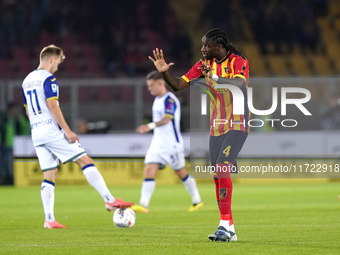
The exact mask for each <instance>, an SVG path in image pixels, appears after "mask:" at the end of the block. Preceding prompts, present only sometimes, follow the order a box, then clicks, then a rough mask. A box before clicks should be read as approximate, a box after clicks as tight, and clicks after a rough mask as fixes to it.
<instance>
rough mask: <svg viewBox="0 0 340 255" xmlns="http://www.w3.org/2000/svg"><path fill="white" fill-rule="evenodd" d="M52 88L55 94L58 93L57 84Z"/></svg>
mask: <svg viewBox="0 0 340 255" xmlns="http://www.w3.org/2000/svg"><path fill="white" fill-rule="evenodd" d="M54 79H55V78H54ZM51 86H52V91H53V92H54V93H56V92H57V84H55V83H53V84H52V85H51Z"/></svg>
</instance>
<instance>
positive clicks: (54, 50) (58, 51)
mask: <svg viewBox="0 0 340 255" xmlns="http://www.w3.org/2000/svg"><path fill="white" fill-rule="evenodd" d="M53 55H54V56H60V58H61V62H63V61H64V60H65V58H66V57H65V55H64V52H63V50H62V48H60V47H58V46H55V45H54V44H51V45H48V46H46V47H44V48H43V49H42V50H41V52H40V60H42V59H43V58H44V57H46V56H53Z"/></svg>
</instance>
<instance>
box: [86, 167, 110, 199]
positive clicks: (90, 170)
mask: <svg viewBox="0 0 340 255" xmlns="http://www.w3.org/2000/svg"><path fill="white" fill-rule="evenodd" d="M83 174H84V175H85V177H86V180H87V181H88V182H89V183H90V184H91V186H92V187H94V188H95V189H96V190H97V191H98V193H99V194H100V195H101V196H102V197H103V199H104V201H105V202H109V203H113V202H114V201H115V200H116V199H115V198H114V197H113V196H112V194H111V192H110V191H109V189H108V188H107V186H106V184H105V181H104V179H103V177H102V175H101V174H100V173H99V171H98V169H97V167H95V165H93V164H88V165H86V166H84V167H83Z"/></svg>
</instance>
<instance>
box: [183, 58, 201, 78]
mask: <svg viewBox="0 0 340 255" xmlns="http://www.w3.org/2000/svg"><path fill="white" fill-rule="evenodd" d="M201 65H202V64H201V61H198V62H197V63H196V64H195V65H194V66H193V67H191V69H190V70H189V72H187V73H186V74H185V75H183V76H182V77H181V78H182V79H183V80H185V81H186V82H188V83H189V82H190V81H192V80H195V79H197V78H199V77H202V76H203V77H204V75H203V74H202V72H201V70H200V69H198V68H199V67H200V66H201Z"/></svg>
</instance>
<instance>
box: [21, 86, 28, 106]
mask: <svg viewBox="0 0 340 255" xmlns="http://www.w3.org/2000/svg"><path fill="white" fill-rule="evenodd" d="M21 91H22V101H23V102H24V106H25V107H26V106H27V100H26V97H25V91H24V88H22V89H21Z"/></svg>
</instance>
